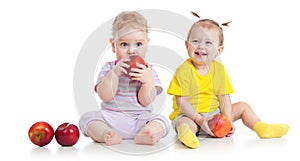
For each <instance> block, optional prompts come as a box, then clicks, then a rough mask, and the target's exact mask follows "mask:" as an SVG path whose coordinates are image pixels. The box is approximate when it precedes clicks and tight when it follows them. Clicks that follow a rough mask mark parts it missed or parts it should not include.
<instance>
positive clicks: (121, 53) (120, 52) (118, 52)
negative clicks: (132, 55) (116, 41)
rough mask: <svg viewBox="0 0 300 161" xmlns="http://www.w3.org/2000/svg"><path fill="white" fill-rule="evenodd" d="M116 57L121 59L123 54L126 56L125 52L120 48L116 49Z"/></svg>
mask: <svg viewBox="0 0 300 161" xmlns="http://www.w3.org/2000/svg"><path fill="white" fill-rule="evenodd" d="M115 53H116V57H117V59H118V60H120V59H122V58H123V57H124V56H126V55H127V54H126V52H124V51H122V50H116V52H115Z"/></svg>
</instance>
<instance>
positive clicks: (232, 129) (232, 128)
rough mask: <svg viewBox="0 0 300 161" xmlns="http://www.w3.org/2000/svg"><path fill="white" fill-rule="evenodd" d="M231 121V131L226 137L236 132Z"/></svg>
mask: <svg viewBox="0 0 300 161" xmlns="http://www.w3.org/2000/svg"><path fill="white" fill-rule="evenodd" d="M230 123H231V130H230V131H229V133H228V134H227V135H226V137H230V136H232V135H233V133H234V132H235V127H234V124H233V122H232V121H230Z"/></svg>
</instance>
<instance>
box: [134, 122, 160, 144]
mask: <svg viewBox="0 0 300 161" xmlns="http://www.w3.org/2000/svg"><path fill="white" fill-rule="evenodd" d="M165 132H166V129H165V127H164V123H163V122H162V121H160V120H153V121H151V122H149V123H147V124H146V125H145V126H144V127H143V128H142V129H141V130H140V131H139V133H138V134H137V135H136V136H135V137H134V142H135V143H136V144H144V145H154V144H155V143H156V142H158V141H159V140H160V139H161V138H162V137H163V135H164V134H165Z"/></svg>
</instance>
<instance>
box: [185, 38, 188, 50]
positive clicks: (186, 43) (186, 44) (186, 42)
mask: <svg viewBox="0 0 300 161" xmlns="http://www.w3.org/2000/svg"><path fill="white" fill-rule="evenodd" d="M184 43H185V47H186V49H188V48H189V42H188V41H187V40H185V42H184Z"/></svg>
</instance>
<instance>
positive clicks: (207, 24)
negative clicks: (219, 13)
mask: <svg viewBox="0 0 300 161" xmlns="http://www.w3.org/2000/svg"><path fill="white" fill-rule="evenodd" d="M195 26H201V27H202V28H206V29H213V28H214V29H217V30H218V32H219V42H220V44H219V46H222V45H223V43H224V34H223V29H222V27H221V26H220V25H219V24H218V23H217V22H216V21H214V20H210V19H202V20H199V21H197V22H195V23H194V24H193V25H192V27H191V29H190V31H189V33H188V36H187V40H189V39H190V36H191V32H192V30H193V28H194V27H195Z"/></svg>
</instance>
